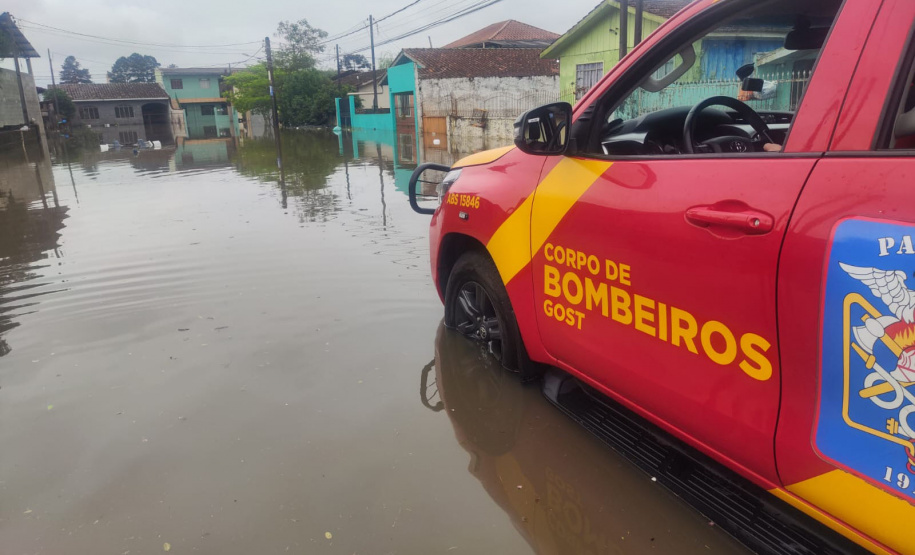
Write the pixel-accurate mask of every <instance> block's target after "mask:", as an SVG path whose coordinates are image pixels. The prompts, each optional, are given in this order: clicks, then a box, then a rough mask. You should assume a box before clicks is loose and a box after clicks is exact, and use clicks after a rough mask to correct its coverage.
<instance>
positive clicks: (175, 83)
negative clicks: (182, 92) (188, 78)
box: [172, 79, 184, 90]
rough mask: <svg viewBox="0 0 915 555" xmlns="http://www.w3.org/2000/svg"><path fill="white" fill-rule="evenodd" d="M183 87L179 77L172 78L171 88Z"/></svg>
mask: <svg viewBox="0 0 915 555" xmlns="http://www.w3.org/2000/svg"><path fill="white" fill-rule="evenodd" d="M183 88H184V81H182V80H181V79H172V89H173V90H174V89H183Z"/></svg>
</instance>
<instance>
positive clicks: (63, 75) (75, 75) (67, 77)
mask: <svg viewBox="0 0 915 555" xmlns="http://www.w3.org/2000/svg"><path fill="white" fill-rule="evenodd" d="M60 82H61V83H64V84H69V83H73V84H78V85H84V84H87V83H91V82H92V76H91V75H89V70H88V69H85V68H82V67H79V62H77V61H76V57H75V56H67V57H66V59H64V63H63V64H62V65H61V66H60Z"/></svg>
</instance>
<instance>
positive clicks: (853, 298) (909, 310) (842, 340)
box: [815, 219, 915, 500]
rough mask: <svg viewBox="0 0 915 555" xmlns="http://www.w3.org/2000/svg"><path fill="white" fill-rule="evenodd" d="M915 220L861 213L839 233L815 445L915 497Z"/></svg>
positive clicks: (832, 258)
mask: <svg viewBox="0 0 915 555" xmlns="http://www.w3.org/2000/svg"><path fill="white" fill-rule="evenodd" d="M913 235H915V226H911V225H902V224H893V223H887V222H878V221H872V220H861V219H851V220H845V221H843V222H841V223H840V224H839V225H838V226H836V229H835V231H834V232H833V237H832V242H831V248H830V253H829V259H828V262H827V268H826V282H825V285H826V291H825V295H824V296H823V303H824V306H823V323H822V326H823V327H822V350H821V357H822V358H821V380H820V403H819V415H818V422H817V429H816V434H815V444H816V447H817V449H818V451H819V452H820V454H821V455H823V456H824V457H825V458H827V459H829V460H830V461H832V462H834V463H836V464H837V465H838V466H840V467H842V468H844V469H846V470H849V471H851V472H853V473H855V474H857V475H859V476H861V477H864V478H866V479H869V480H870V481H871V482H874V483H878V484H880V485H881V486H882V487H884V488H885V489H888V490H890V491H893V492H894V493H896V494H897V495H900V496H902V497H906V498H908V499H909V500H915V414H913V413H915V388H913V387H912V386H913V385H915V291H913V290H912V289H910V287H915V278H913V277H912V272H913V270H915V249H913V247H912V236H913Z"/></svg>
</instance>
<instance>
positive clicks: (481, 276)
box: [445, 251, 525, 372]
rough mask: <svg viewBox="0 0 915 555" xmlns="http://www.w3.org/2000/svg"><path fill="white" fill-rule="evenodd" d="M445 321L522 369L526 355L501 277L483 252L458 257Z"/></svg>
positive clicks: (512, 367) (507, 364)
mask: <svg viewBox="0 0 915 555" xmlns="http://www.w3.org/2000/svg"><path fill="white" fill-rule="evenodd" d="M445 325H446V326H447V327H449V328H451V329H454V330H457V331H458V332H460V333H461V334H463V335H464V336H466V337H469V338H470V339H473V340H475V341H478V342H480V343H481V344H482V345H483V346H484V347H485V348H486V349H487V350H488V351H489V352H490V353H491V354H492V356H494V357H495V358H496V360H498V361H499V362H500V363H501V364H502V366H503V367H505V368H506V369H508V370H512V371H516V372H517V371H520V369H521V368H520V365H521V361H522V359H524V358H525V355H524V354H523V353H522V351H523V349H524V345H523V343H522V342H521V333H520V332H519V331H518V323H517V321H516V320H515V312H514V310H513V309H512V306H511V302H510V301H509V299H508V293H507V292H506V291H505V286H504V285H502V278H501V276H500V275H499V271H498V270H497V269H496V265H495V264H494V263H493V261H492V259H491V258H490V257H489V256H488V255H487V254H486V253H484V252H480V251H470V252H466V253H464V254H462V255H461V257H460V258H458V260H457V262H456V263H455V264H454V267H453V269H452V270H451V275H450V276H448V284H447V285H446V287H445Z"/></svg>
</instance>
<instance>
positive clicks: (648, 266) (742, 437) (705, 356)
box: [531, 0, 872, 487]
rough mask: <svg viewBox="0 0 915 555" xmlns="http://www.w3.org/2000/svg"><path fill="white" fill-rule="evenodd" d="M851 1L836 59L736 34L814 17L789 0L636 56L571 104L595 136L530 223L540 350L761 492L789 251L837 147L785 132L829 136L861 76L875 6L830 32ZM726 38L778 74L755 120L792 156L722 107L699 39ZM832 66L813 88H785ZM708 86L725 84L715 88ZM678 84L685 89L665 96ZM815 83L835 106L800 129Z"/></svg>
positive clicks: (772, 423)
mask: <svg viewBox="0 0 915 555" xmlns="http://www.w3.org/2000/svg"><path fill="white" fill-rule="evenodd" d="M840 4H842V2H840V1H839V0H836V1H835V2H834V3H831V4H830V3H829V2H824V3H821V5H822V6H831V8H832V11H830V10H829V8H828V7H827V8H826V9H824V10H823V11H822V13H817V14H816V15H817V23H818V24H819V25H825V26H826V29H827V30H828V28H829V26H830V25H832V24H833V23H834V22H837V23H835V25H836V27H835V31H834V35H836V36H838V35H839V33H842V34H843V38H842V40H839V41H832V40H830V41H829V43H828V45H826V46H825V50H824V49H823V47H822V41H823V40H825V39H824V37H825V34H821V35H820V37H821V38H820V40H821V42H820V44H818V45H815V46H816V47H815V48H814V47H813V46H814V45H810V44H806V45H805V50H804V51H800V50H790V51H789V50H786V49H785V48H784V46H791V45H790V44H786V38H787V36H788V34H789V32H790V31H791V27H790V26H789V27H787V28H784V29H783V32H782V35H781V36H780V37H776V38H773V36H772V35H773V34H772V33H771V32H767V33H766V34H765V35H766V36H765V38H764V39H759V40H757V41H744V39H743V38H740V37H738V36H737V35H734V29H745V30H748V31H749V30H750V29H757V28H762V27H764V26H765V25H766V24H765V22H766V21H772V20H778V21H796V20H797V19H798V18H799V17H801V16H803V15H804V14H800V13H794V12H793V11H792V9H793V8H792V7H790V6H786V5H785V3H781V2H778V3H776V2H726V3H720V4H717V5H713V6H712V7H710V8H708V9H709V11H710V12H716V14H715V15H714V16H713V15H710V16H709V17H707V18H700V17H696V18H694V19H695V21H696V22H695V23H693V24H692V25H694V26H696V28H694V29H680V28H678V29H677V35H678V36H683V37H684V40H683V41H682V42H679V43H676V42H674V41H672V40H669V41H665V40H664V39H663V38H662V39H660V40H657V41H655V43H654V45H648V47H647V48H643V49H639V50H637V51H635V52H634V53H633V56H632V57H631V58H630V60H633V59H634V61H632V62H631V63H630V64H629V67H628V68H626V69H625V70H621V72H622V74H620V72H617V73H616V74H615V75H612V79H610V80H609V81H606V82H604V83H603V84H602V85H599V86H598V87H603V88H602V89H601V90H599V91H598V92H597V93H596V94H593V95H591V96H589V97H587V98H586V102H592V101H593V103H592V105H591V106H590V107H589V106H579V107H578V113H579V114H580V113H581V112H582V111H583V110H584V109H585V108H589V109H590V110H591V119H593V121H595V123H594V124H593V125H596V126H599V128H598V129H595V130H594V134H593V135H591V137H592V139H591V140H590V141H587V142H586V143H585V144H583V145H580V146H581V147H582V148H581V150H584V151H585V152H584V153H581V152H580V153H579V154H578V155H576V157H574V158H563V159H561V160H558V161H555V162H550V163H548V164H547V166H546V167H545V172H546V173H545V176H544V177H543V178H542V180H541V185H540V186H539V187H538V189H537V192H536V196H535V199H534V204H533V209H532V224H531V237H532V244H534V245H535V246H539V245H542V248H540V249H539V250H537V251H536V252H535V253H534V257H533V273H534V291H535V301H536V306H537V310H538V319H539V320H538V322H539V327H540V331H541V336H542V339H543V343H544V345H545V347H546V349H547V350H548V351H549V352H550V353H551V354H552V355H553V356H554V357H555V358H556V359H558V361H559V364H560V365H561V366H562V367H563V368H564V369H566V370H568V371H570V372H572V373H574V374H577V375H578V376H580V377H582V378H583V379H585V380H586V381H588V382H589V383H591V384H592V385H595V386H597V387H598V388H599V389H601V390H602V391H603V392H605V393H607V394H609V395H611V396H613V397H615V398H616V399H617V400H619V401H621V402H623V403H624V404H627V405H629V406H630V407H633V408H635V409H636V410H638V411H640V412H641V413H642V414H645V415H648V416H649V417H650V418H652V419H654V421H655V422H657V423H659V424H660V425H662V426H664V427H666V428H667V429H668V430H671V431H673V432H675V433H678V434H680V435H684V436H688V437H690V438H692V440H693V442H694V443H699V444H700V445H704V446H705V448H706V450H707V452H709V453H710V454H711V455H712V456H715V457H717V458H718V459H719V460H723V461H725V462H726V463H728V464H729V465H731V466H732V467H738V468H740V469H742V470H743V471H744V473H746V474H747V475H750V476H752V477H754V478H755V480H756V481H757V483H759V484H763V485H766V486H768V487H772V486H773V485H774V484H777V483H778V476H777V473H776V468H775V461H774V453H773V445H772V443H773V437H774V435H775V427H776V421H777V415H778V405H779V396H780V389H781V383H780V379H781V378H780V371H779V358H778V347H777V345H776V338H777V335H778V334H777V327H776V304H775V303H776V281H775V276H776V271H777V266H778V253H779V249H780V247H781V243H782V240H783V237H784V233H785V230H786V227H787V224H788V221H789V216H790V214H791V211H792V208H793V207H794V204H795V202H796V201H797V198H798V195H799V194H800V191H801V189H802V187H803V185H804V183H805V181H806V179H807V177H808V176H809V175H810V172H811V171H812V169H813V167H814V165H815V164H816V162H817V160H818V159H819V157H820V156H821V153H822V150H825V148H826V146H827V143H826V142H825V141H826V140H827V139H822V138H821V139H820V140H819V141H818V140H815V139H812V138H811V135H810V134H809V133H808V134H801V133H798V134H796V135H792V139H793V137H794V136H797V137H801V136H803V137H805V138H806V139H807V140H806V141H805V142H804V143H803V144H802V143H801V142H800V141H794V140H788V141H787V142H786V140H785V137H786V136H787V134H788V131H789V130H790V129H792V125H793V126H794V127H799V128H808V129H820V128H822V127H823V126H825V127H827V128H829V127H831V126H832V125H833V124H834V122H835V118H836V116H837V110H836V109H835V107H836V106H838V105H840V100H841V97H842V95H844V92H845V87H847V83H848V80H849V79H850V77H851V72H852V68H850V67H847V66H848V63H847V61H848V59H849V58H850V57H856V56H857V55H858V53H859V51H858V50H856V48H858V49H860V47H861V45H862V44H863V36H864V35H866V26H864V30H863V31H862V30H861V28H862V25H861V19H860V17H861V15H862V13H863V14H864V15H865V17H867V16H866V13H867V10H868V9H872V8H869V7H868V6H866V5H865V4H866V3H864V2H858V1H849V3H848V4H849V6H851V7H852V8H853V9H852V8H850V9H849V10H846V11H847V12H848V13H845V12H843V14H842V15H841V17H839V18H838V19H836V14H837V13H838V11H839V6H840ZM766 8H768V9H766ZM718 12H720V14H719V13H718ZM686 25H689V24H688V23H687V24H684V26H686ZM700 26H701V27H700ZM729 33H730V35H729ZM697 36H699V37H703V38H701V39H699V40H698V41H697V40H695V37H697ZM709 36H711V37H712V38H708V37H709ZM728 36H733V37H734V38H733V44H731V45H730V46H733V47H735V48H736V47H737V46H738V44H739V45H742V46H741V48H744V50H743V51H742V55H743V56H745V58H746V59H751V60H752V59H768V60H770V62H769V63H770V66H769V67H763V66H760V67H759V68H757V71H758V74H759V75H760V76H761V77H762V78H763V79H765V80H766V81H768V82H769V83H771V85H767V86H769V87H770V89H771V87H772V85H774V87H775V90H776V91H777V92H776V94H775V96H774V97H769V98H768V99H765V100H759V101H755V102H754V101H749V105H751V106H754V107H755V111H756V112H757V113H758V114H760V117H762V118H763V121H767V122H769V127H770V129H769V134H770V135H771V138H770V141H771V144H774V143H777V144H779V145H780V146H783V148H784V151H783V152H778V153H773V152H766V151H763V148H762V147H763V145H762V144H760V142H759V141H757V140H756V138H758V137H757V131H756V130H754V129H752V128H751V127H750V126H749V125H748V122H749V121H752V120H751V119H750V118H751V117H752V114H746V113H743V112H737V111H736V109H735V108H734V107H733V105H734V103H733V102H731V101H729V100H728V99H727V98H726V99H724V100H720V97H721V96H728V97H729V98H735V99H736V97H737V96H738V93H739V90H738V85H737V83H736V81H735V80H734V78H733V77H732V76H731V75H730V74H729V73H727V72H728V71H730V69H731V68H730V67H729V64H728V62H726V61H723V60H719V61H718V62H715V63H718V65H714V64H713V63H712V61H711V60H710V59H709V57H708V56H706V57H703V56H702V55H701V53H702V52H704V51H705V49H706V48H705V46H703V45H704V44H705V42H706V41H712V40H714V41H720V40H727V39H726V37H728ZM856 40H857V41H858V42H857V44H856V42H855V41H856ZM730 46H728V47H729V48H730ZM658 49H661V50H664V52H662V53H658V52H656V50H658ZM687 49H693V53H690V52H689V51H688V50H687ZM646 50H647V51H646ZM821 52H825V53H824V54H823V56H822V57H821V62H820V64H819V66H818V67H817V69H816V70H814V72H813V74H812V76H811V75H810V74H809V73H799V74H796V75H793V76H785V77H783V78H782V79H781V80H780V79H779V78H778V77H777V75H779V71H782V69H781V68H785V67H788V68H791V67H794V64H795V63H796V62H799V61H800V62H804V63H810V62H809V59H811V57H812V60H816V59H817V57H818V55H819V54H820V53H821ZM741 59H744V58H741ZM664 60H668V62H666V63H661V64H660V67H659V66H658V62H663V61H664ZM805 61H806V62H805ZM624 63H625V62H624ZM731 65H733V64H731ZM684 66H685V67H684ZM807 67H809V65H808V66H807ZM711 72H714V73H715V74H717V75H720V76H721V80H720V81H717V82H716V81H713V82H711V83H709V82H708V80H709V77H710V73H711ZM843 72H844V73H843ZM669 75H673V79H675V81H674V82H672V83H669V84H668V85H667V86H660V87H659V86H658V84H659V83H660V84H661V85H663V83H664V82H665V81H669V80H671V78H669V77H668V76H669ZM678 76H679V77H678ZM843 78H844V79H845V81H844V84H843V81H842V79H843ZM808 82H809V88H810V90H814V89H817V90H821V91H824V92H823V95H822V96H821V97H820V98H819V100H821V101H822V100H823V97H824V96H825V97H828V98H826V102H825V103H824V102H817V103H809V104H808V103H807V102H804V104H803V105H802V106H801V107H800V108H799V109H797V115H796V116H794V115H793V114H792V111H793V110H795V109H796V107H795V106H792V104H791V102H792V98H794V97H796V95H793V94H792V91H794V90H796V89H800V90H803V89H804V88H805V87H808ZM638 83H641V84H642V86H640V87H636V89H635V91H634V92H630V91H631V90H632V88H633V86H634V85H635V84H638ZM711 97H718V100H717V101H716V103H714V104H711V105H710V107H709V109H708V110H706V111H702V112H696V113H697V114H698V115H697V116H695V117H694V122H695V123H696V126H695V131H696V134H695V135H694V139H695V142H696V143H701V144H694V145H692V147H693V150H697V151H698V152H696V153H693V154H687V153H686V151H687V150H688V145H687V144H686V143H685V141H686V139H685V137H684V133H683V130H684V126H685V124H686V122H687V121H688V117H689V116H688V113H689V112H690V110H691V109H692V108H693V107H694V106H695V105H696V104H698V103H700V102H702V101H704V100H706V99H709V98H711ZM814 121H816V122H817V124H816V125H813V124H812V122H814ZM574 132H575V130H573V133H574ZM792 133H794V131H792ZM770 141H765V142H767V143H769V142H770Z"/></svg>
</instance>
